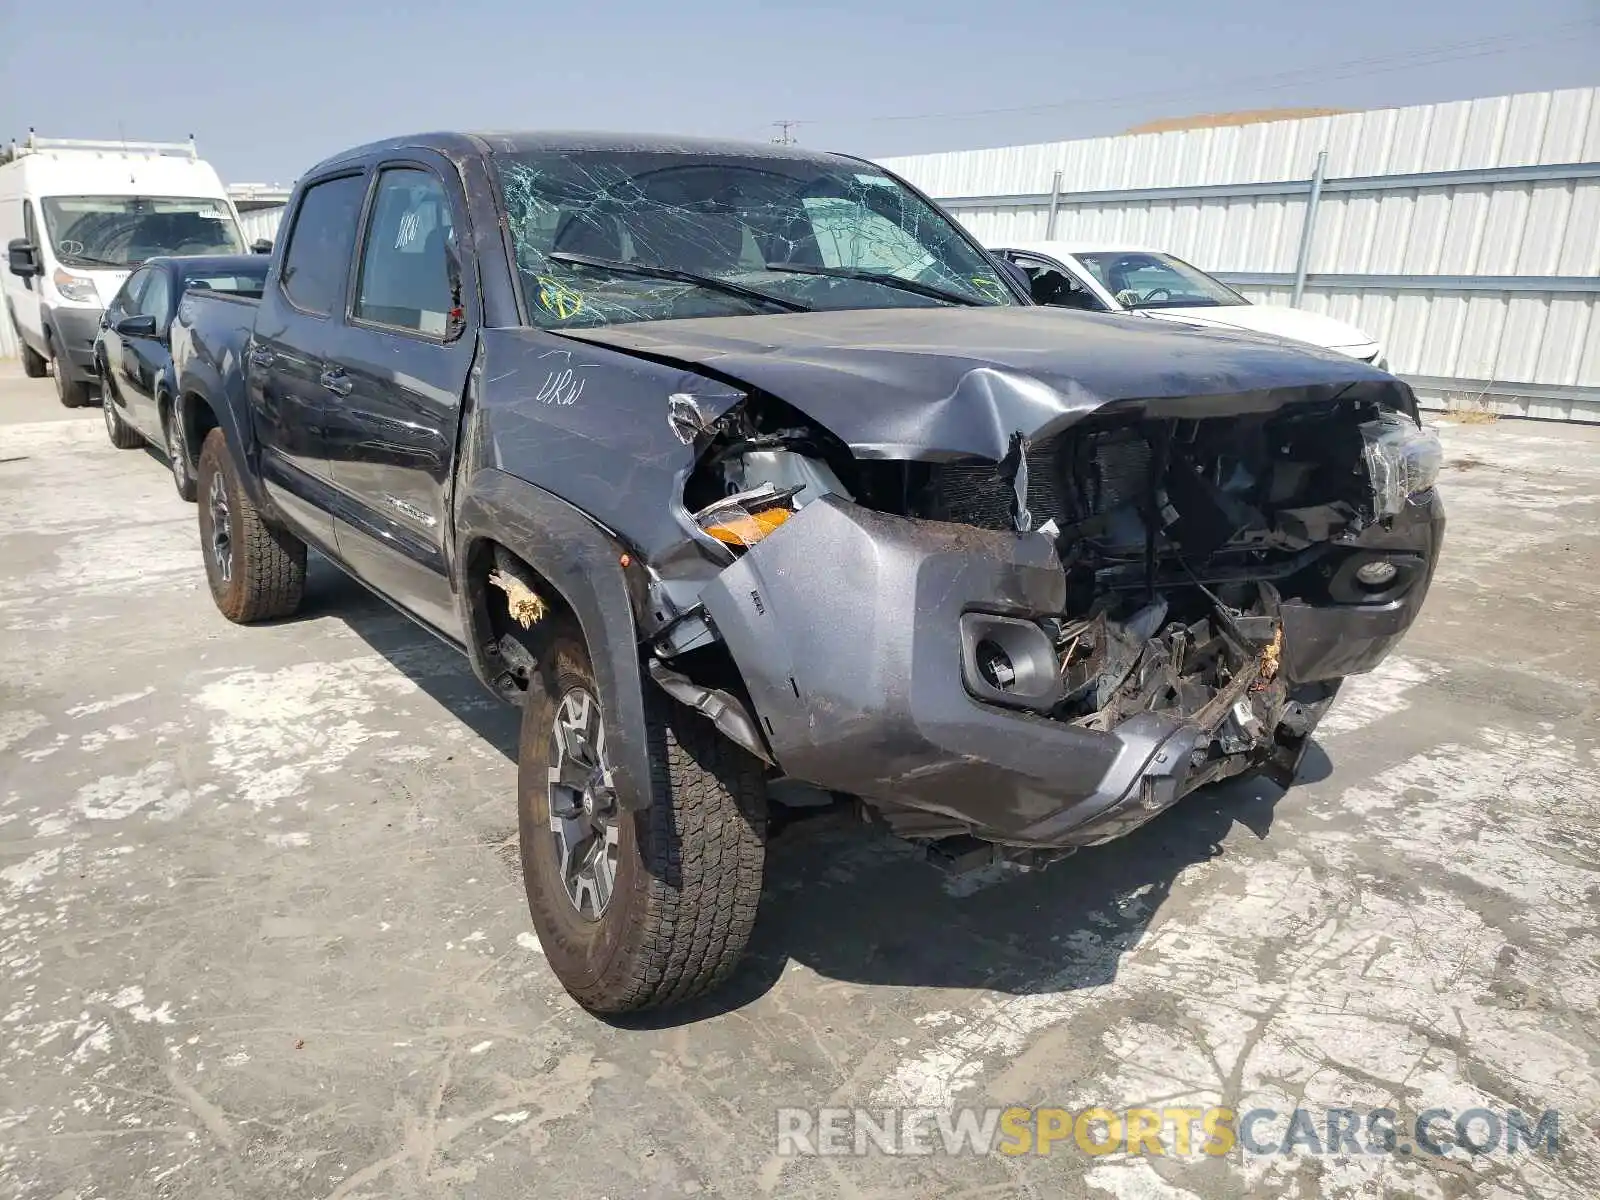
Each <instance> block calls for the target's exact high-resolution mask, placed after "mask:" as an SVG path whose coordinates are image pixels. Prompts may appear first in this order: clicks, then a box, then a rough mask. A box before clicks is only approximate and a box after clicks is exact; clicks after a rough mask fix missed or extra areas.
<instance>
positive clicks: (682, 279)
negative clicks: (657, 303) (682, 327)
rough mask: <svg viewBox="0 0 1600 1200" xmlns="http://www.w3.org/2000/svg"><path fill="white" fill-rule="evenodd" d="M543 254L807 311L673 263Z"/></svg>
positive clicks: (553, 253)
mask: <svg viewBox="0 0 1600 1200" xmlns="http://www.w3.org/2000/svg"><path fill="white" fill-rule="evenodd" d="M545 257H546V258H548V259H552V260H553V261H555V262H559V263H571V264H572V265H573V266H576V267H595V268H598V269H599V270H602V271H615V272H616V273H617V274H619V275H642V276H644V277H645V278H646V279H672V280H676V281H677V282H678V283H693V284H698V285H699V286H700V287H703V288H710V289H711V290H713V291H717V292H726V293H728V295H730V296H743V297H744V298H745V299H747V300H755V301H758V302H760V303H762V304H770V305H772V306H773V307H774V308H782V309H787V310H788V311H789V312H810V311H811V309H810V308H809V307H808V306H807V305H804V304H798V303H796V302H795V301H793V300H785V299H784V298H783V297H782V296H774V295H772V294H771V293H770V292H763V291H762V290H761V289H760V288H753V287H745V286H744V284H742V283H734V282H733V281H732V280H729V279H718V278H717V277H716V276H715V275H701V274H699V273H697V272H695V271H681V270H679V269H678V268H677V267H658V266H656V265H655V264H654V263H636V262H623V261H622V260H621V259H619V258H599V257H597V256H596V255H593V254H571V253H569V252H567V251H565V250H555V251H552V252H551V253H549V254H546V255H545Z"/></svg>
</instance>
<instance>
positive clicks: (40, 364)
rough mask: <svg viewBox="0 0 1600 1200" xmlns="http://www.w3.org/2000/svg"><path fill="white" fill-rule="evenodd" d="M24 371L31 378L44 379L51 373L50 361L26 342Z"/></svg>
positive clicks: (23, 350) (23, 357) (24, 345)
mask: <svg viewBox="0 0 1600 1200" xmlns="http://www.w3.org/2000/svg"><path fill="white" fill-rule="evenodd" d="M22 373H23V374H24V375H26V376H27V377H28V378H29V379H43V378H44V377H45V376H46V375H48V374H49V373H50V362H49V360H48V359H46V358H45V356H44V355H42V354H40V353H39V352H38V351H37V350H35V349H34V348H33V347H32V346H30V345H28V344H27V343H26V342H24V343H23V344H22Z"/></svg>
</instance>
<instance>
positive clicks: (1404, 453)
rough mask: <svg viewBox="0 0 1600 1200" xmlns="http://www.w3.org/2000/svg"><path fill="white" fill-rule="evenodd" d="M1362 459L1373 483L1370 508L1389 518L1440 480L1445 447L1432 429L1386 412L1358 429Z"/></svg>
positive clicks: (1396, 414) (1378, 514) (1406, 417)
mask: <svg viewBox="0 0 1600 1200" xmlns="http://www.w3.org/2000/svg"><path fill="white" fill-rule="evenodd" d="M1361 457H1362V458H1363V459H1364V460H1365V462H1366V464H1367V475H1368V478H1369V479H1370V480H1371V483H1372V509H1373V513H1374V515H1376V516H1379V517H1392V516H1394V515H1395V514H1396V513H1398V512H1400V511H1401V510H1402V509H1404V508H1405V506H1406V502H1407V501H1408V500H1410V499H1411V497H1413V496H1416V495H1419V494H1421V493H1422V492H1426V491H1427V490H1428V489H1429V488H1431V487H1432V486H1433V485H1434V482H1435V481H1436V480H1437V479H1438V478H1439V468H1440V467H1441V466H1442V465H1443V463H1444V448H1443V447H1442V446H1440V445H1439V438H1438V435H1436V434H1435V433H1434V432H1433V431H1432V430H1431V429H1423V428H1422V427H1421V426H1419V425H1418V424H1417V423H1416V422H1415V421H1413V420H1412V419H1411V418H1410V417H1408V416H1406V415H1405V414H1403V413H1397V412H1387V413H1384V414H1383V416H1381V417H1379V418H1378V419H1377V420H1376V421H1368V422H1366V423H1365V424H1363V425H1362V426H1361Z"/></svg>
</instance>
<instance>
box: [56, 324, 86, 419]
mask: <svg viewBox="0 0 1600 1200" xmlns="http://www.w3.org/2000/svg"><path fill="white" fill-rule="evenodd" d="M50 357H51V358H52V359H54V360H55V377H56V399H57V400H59V401H61V404H62V407H64V408H82V407H83V406H84V405H85V404H87V403H89V385H88V384H86V383H84V382H83V381H82V380H81V379H74V378H73V377H72V361H71V360H70V359H68V358H67V352H66V351H65V350H63V349H62V348H61V343H60V341H59V340H57V338H56V335H55V334H53V333H52V334H51V335H50Z"/></svg>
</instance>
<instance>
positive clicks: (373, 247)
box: [354, 167, 456, 337]
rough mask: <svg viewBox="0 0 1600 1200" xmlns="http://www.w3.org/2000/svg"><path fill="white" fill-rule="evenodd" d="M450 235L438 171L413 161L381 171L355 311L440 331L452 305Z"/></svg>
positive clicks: (379, 320) (382, 322)
mask: <svg viewBox="0 0 1600 1200" xmlns="http://www.w3.org/2000/svg"><path fill="white" fill-rule="evenodd" d="M452 236H453V231H452V227H451V223H450V205H449V201H448V200H447V199H446V197H445V191H444V185H443V184H442V183H441V182H440V181H439V178H438V176H436V175H434V174H433V172H431V171H424V170H420V169H418V168H414V167H391V168H389V169H388V170H385V171H384V172H383V173H382V174H380V175H379V176H378V187H377V191H376V192H375V193H374V198H373V202H372V216H371V219H370V221H369V222H368V224H367V236H366V242H365V244H364V245H363V247H362V252H361V280H360V283H359V285H358V286H357V288H356V303H355V310H354V311H355V315H356V316H357V317H359V318H360V319H362V320H364V321H371V322H373V323H374V324H378V325H390V326H394V327H395V328H398V329H406V330H413V331H415V332H417V333H422V334H426V335H428V336H430V337H444V336H445V335H446V333H447V332H448V331H449V326H450V312H451V310H452V309H454V308H455V307H456V302H455V300H454V298H453V289H452V287H451V282H450V261H449V251H448V249H447V247H448V245H449V244H450V239H451V237H452Z"/></svg>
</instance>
